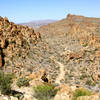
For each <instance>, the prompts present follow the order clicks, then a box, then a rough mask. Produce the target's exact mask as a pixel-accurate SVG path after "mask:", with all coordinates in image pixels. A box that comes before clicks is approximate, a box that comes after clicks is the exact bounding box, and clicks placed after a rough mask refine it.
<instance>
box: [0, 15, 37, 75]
mask: <svg viewBox="0 0 100 100" xmlns="http://www.w3.org/2000/svg"><path fill="white" fill-rule="evenodd" d="M36 42H38V35H36V33H35V32H34V30H33V29H32V28H28V27H27V26H26V27H25V26H21V25H16V24H14V23H12V22H9V20H8V19H7V18H6V17H5V18H2V17H0V52H1V53H0V68H1V69H3V70H4V71H7V72H15V73H17V72H18V70H20V68H25V64H24V62H27V64H28V63H29V61H28V58H27V55H29V51H30V49H31V48H32V47H34V45H36ZM27 64H26V66H27Z"/></svg>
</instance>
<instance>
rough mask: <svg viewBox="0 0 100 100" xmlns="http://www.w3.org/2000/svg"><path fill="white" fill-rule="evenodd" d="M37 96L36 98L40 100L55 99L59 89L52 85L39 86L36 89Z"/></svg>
mask: <svg viewBox="0 0 100 100" xmlns="http://www.w3.org/2000/svg"><path fill="white" fill-rule="evenodd" d="M34 91H35V94H34V96H35V97H36V98H38V100H50V98H52V97H54V96H55V95H56V93H57V89H55V86H54V85H52V84H45V85H38V86H37V87H34Z"/></svg>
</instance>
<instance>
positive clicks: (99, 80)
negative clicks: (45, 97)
mask: <svg viewBox="0 0 100 100" xmlns="http://www.w3.org/2000/svg"><path fill="white" fill-rule="evenodd" d="M39 31H40V32H41V34H42V35H43V37H44V38H45V40H46V41H47V42H48V45H49V46H51V47H52V48H51V50H52V49H54V50H53V52H54V51H55V53H53V55H52V56H53V59H56V60H57V61H59V62H60V63H62V64H63V65H64V66H65V73H66V74H65V78H64V79H62V82H66V83H69V84H77V85H81V86H83V87H86V88H88V89H93V90H95V91H98V92H99V90H100V77H99V75H100V67H99V66H100V63H99V57H100V55H99V52H100V48H99V45H100V34H99V32H100V19H99V18H87V17H84V16H76V15H70V14H68V16H67V18H65V19H63V20H61V21H58V22H56V23H53V24H49V25H47V26H42V27H41V28H40V29H39ZM64 80H65V81H64Z"/></svg>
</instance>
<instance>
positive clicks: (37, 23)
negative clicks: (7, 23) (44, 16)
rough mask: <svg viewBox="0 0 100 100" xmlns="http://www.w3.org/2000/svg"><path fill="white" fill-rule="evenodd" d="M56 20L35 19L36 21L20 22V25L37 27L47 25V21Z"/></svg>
mask: <svg viewBox="0 0 100 100" xmlns="http://www.w3.org/2000/svg"><path fill="white" fill-rule="evenodd" d="M56 21H57V20H36V21H30V22H27V23H20V24H21V25H25V26H26V25H27V26H29V27H34V28H39V27H40V26H44V25H48V24H49V23H54V22H56Z"/></svg>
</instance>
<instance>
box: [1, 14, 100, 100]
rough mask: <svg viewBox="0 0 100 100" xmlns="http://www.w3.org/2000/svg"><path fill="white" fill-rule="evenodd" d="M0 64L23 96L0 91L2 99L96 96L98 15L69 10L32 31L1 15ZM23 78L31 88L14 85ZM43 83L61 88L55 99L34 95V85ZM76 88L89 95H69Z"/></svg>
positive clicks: (99, 99)
mask: <svg viewBox="0 0 100 100" xmlns="http://www.w3.org/2000/svg"><path fill="white" fill-rule="evenodd" d="M0 68H1V71H2V72H4V73H14V74H15V76H16V77H15V78H14V79H13V83H12V86H11V89H12V90H14V91H17V92H20V93H22V94H23V98H22V95H21V96H20V97H19V98H17V97H14V96H9V95H2V93H1V94H0V100H100V18H89V17H84V16H77V15H71V14H68V15H67V17H66V18H65V19H62V20H60V21H57V22H54V23H51V24H48V25H44V26H41V27H40V28H39V29H38V30H37V29H36V30H34V29H33V28H29V27H28V26H22V25H16V24H14V23H12V22H9V20H8V19H7V17H5V18H2V17H0ZM21 77H25V78H27V79H30V82H29V86H25V87H24V86H23V87H18V86H17V85H16V82H17V80H18V79H19V78H21ZM45 78H46V79H47V80H48V81H45ZM45 82H47V83H50V84H53V85H54V86H55V88H60V89H59V90H58V92H57V94H56V95H55V96H54V97H53V98H50V99H46V98H44V99H41V98H40V99H38V98H35V96H33V95H34V94H35V93H34V91H33V86H37V85H43V84H46V83H45ZM80 88H81V89H83V90H84V89H87V90H88V91H92V92H93V93H92V94H91V95H84V96H82V95H80V96H79V97H78V98H74V99H73V91H75V90H76V89H80ZM39 96H40V94H39ZM4 98H6V99H4Z"/></svg>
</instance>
